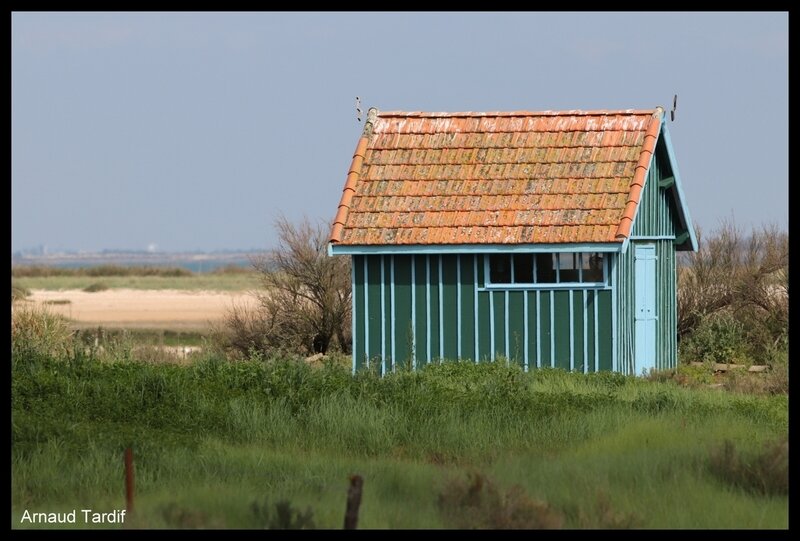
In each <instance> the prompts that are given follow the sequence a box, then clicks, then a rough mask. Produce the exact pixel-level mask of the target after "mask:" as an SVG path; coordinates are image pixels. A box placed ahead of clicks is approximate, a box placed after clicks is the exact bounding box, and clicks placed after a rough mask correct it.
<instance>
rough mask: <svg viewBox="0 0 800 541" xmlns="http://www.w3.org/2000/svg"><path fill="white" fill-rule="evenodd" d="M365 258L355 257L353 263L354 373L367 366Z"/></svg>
mask: <svg viewBox="0 0 800 541" xmlns="http://www.w3.org/2000/svg"><path fill="white" fill-rule="evenodd" d="M363 258H364V256H361V255H354V256H353V259H352V261H351V267H352V276H353V293H352V295H353V314H352V321H353V372H355V371H356V370H358V369H359V368H361V367H362V366H366V363H365V359H364V357H365V354H364V321H366V314H365V312H364V288H363V286H362V284H363V283H364V261H363Z"/></svg>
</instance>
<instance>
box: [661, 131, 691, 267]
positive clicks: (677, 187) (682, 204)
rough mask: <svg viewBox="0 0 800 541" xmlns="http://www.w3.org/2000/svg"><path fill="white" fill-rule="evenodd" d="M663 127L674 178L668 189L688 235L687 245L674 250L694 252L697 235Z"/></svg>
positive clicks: (671, 149) (666, 132)
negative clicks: (671, 193) (673, 182)
mask: <svg viewBox="0 0 800 541" xmlns="http://www.w3.org/2000/svg"><path fill="white" fill-rule="evenodd" d="M662 124H663V126H662V129H661V133H662V136H663V138H664V146H665V147H666V149H667V157H668V158H669V163H670V167H671V168H672V176H674V177H675V184H673V185H672V187H671V188H670V189H671V190H672V191H673V194H674V195H675V202H676V203H677V204H676V207H677V209H678V218H679V219H680V220H681V224H682V225H683V227H684V228H685V230H686V231H687V232H688V233H689V239H688V243H683V244H680V245H678V246H676V249H678V250H681V251H692V252H696V251H697V249H698V243H697V234H696V233H695V230H694V224H693V223H692V217H691V216H690V214H689V207H688V205H687V204H686V196H685V195H684V193H683V188H682V187H681V186H682V185H681V174H680V172H679V171H678V161H677V160H676V159H675V151H674V149H673V148H672V140H671V139H670V136H669V130H668V129H667V124H666V123H665V122H662Z"/></svg>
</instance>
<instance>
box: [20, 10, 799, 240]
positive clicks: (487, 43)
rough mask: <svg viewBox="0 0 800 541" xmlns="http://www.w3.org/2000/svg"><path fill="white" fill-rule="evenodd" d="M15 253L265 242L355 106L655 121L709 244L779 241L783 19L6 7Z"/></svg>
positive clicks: (324, 172) (326, 210)
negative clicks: (724, 236) (579, 113)
mask: <svg viewBox="0 0 800 541" xmlns="http://www.w3.org/2000/svg"><path fill="white" fill-rule="evenodd" d="M11 22H12V28H11V30H12V35H11V38H12V39H11V45H12V50H11V60H12V66H11V75H12V80H11V98H12V106H11V110H12V125H11V133H12V141H11V143H12V153H11V157H12V167H11V173H12V179H11V187H12V197H11V213H12V216H11V224H12V231H11V242H12V250H20V249H25V248H29V247H33V246H37V245H40V244H45V245H47V246H48V248H49V249H51V250H58V249H76V250H100V249H104V248H110V249H137V250H139V249H145V248H147V247H148V246H150V245H157V246H158V249H159V250H164V251H173V250H218V249H240V248H241V249H249V248H255V249H264V248H267V247H270V246H272V245H273V243H274V240H275V235H274V232H273V228H272V223H273V220H274V217H275V216H276V214H277V213H279V212H283V213H285V214H286V215H287V216H288V217H289V218H291V219H299V218H300V217H302V216H303V215H304V214H305V215H307V216H309V217H310V218H311V219H313V220H323V221H325V222H330V221H331V220H332V219H333V216H334V215H335V213H336V207H337V204H338V202H339V197H340V195H341V191H342V186H343V184H344V179H345V176H346V174H347V169H348V166H349V164H350V160H351V158H352V152H353V149H354V148H355V145H356V142H357V139H358V137H359V135H360V133H361V129H362V124H359V123H357V122H356V113H355V104H354V102H355V97H356V96H357V95H358V96H361V101H362V109H364V110H365V111H366V109H367V108H368V107H370V106H375V107H378V108H379V109H383V110H413V111H417V110H423V111H494V110H520V109H527V110H547V109H627V108H651V107H654V106H656V105H662V106H664V107H667V108H668V107H669V106H670V105H671V100H672V95H673V94H674V93H676V92H677V94H678V108H677V113H676V119H675V122H674V123H670V124H669V129H670V133H671V135H672V141H673V145H674V147H675V152H676V155H677V159H678V164H679V168H680V172H681V176H682V180H683V188H684V192H685V194H686V199H687V202H688V204H689V208H690V211H691V214H692V217H693V219H694V221H695V223H696V224H699V225H700V226H701V227H703V228H704V229H713V228H714V227H716V226H717V225H718V223H719V221H720V220H721V219H724V218H731V217H733V218H734V219H735V221H736V222H737V223H739V224H741V225H743V226H745V227H750V226H751V225H756V226H757V225H760V224H762V223H776V224H778V225H779V226H782V227H786V226H788V202H787V198H788V77H789V67H788V66H789V59H788V40H789V37H788V36H789V21H788V14H786V13H705V14H694V13H685V14H684V13H636V14H626V13H578V14H574V13H563V14H562V13H462V14H455V13H438V14H427V13H419V14H417V13H394V14H392V13H390V14H375V13H368V14H365V13H317V14H293V13H113V14H112V13H54V14H53V13H51V14H47V13H14V14H12V19H11Z"/></svg>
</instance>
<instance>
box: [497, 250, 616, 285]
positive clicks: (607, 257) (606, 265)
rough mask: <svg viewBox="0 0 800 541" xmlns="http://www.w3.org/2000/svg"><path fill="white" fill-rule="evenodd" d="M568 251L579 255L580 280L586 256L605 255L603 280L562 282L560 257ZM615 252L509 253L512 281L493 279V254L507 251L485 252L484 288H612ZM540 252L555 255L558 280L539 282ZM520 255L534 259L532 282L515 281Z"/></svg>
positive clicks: (554, 270) (555, 269)
mask: <svg viewBox="0 0 800 541" xmlns="http://www.w3.org/2000/svg"><path fill="white" fill-rule="evenodd" d="M562 253H566V254H570V255H577V256H578V257H577V265H578V269H577V270H578V280H582V279H583V270H584V269H583V261H584V257H591V254H595V253H597V254H601V255H602V256H603V280H602V281H601V282H582V281H578V282H562V281H561V269H560V267H561V265H560V263H561V262H560V259H561V254H562ZM612 253H613V252H595V251H577V250H576V251H574V252H524V253H518V252H513V253H508V254H507V255H509V256H511V273H510V274H511V282H508V283H506V282H492V280H491V265H490V261H491V258H492V256H497V255H506V253H497V254H495V253H488V254H484V257H483V277H484V285H483V289H498V290H536V289H540V290H541V289H610V288H611V285H610V283H609V274H610V272H609V265H610V263H609V260H610V259H611V257H610V256H611V254H612ZM540 254H548V255H550V256H551V257H554V262H553V263H554V265H553V272H554V273H555V277H556V281H555V282H537V281H536V277H537V270H538V269H537V257H536V256H538V255H540ZM519 256H527V257H531V258H532V259H533V262H532V269H533V270H532V278H533V280H534V281H533V282H531V283H524V282H520V283H515V282H514V279H515V272H516V271H515V269H516V263H515V258H516V257H519Z"/></svg>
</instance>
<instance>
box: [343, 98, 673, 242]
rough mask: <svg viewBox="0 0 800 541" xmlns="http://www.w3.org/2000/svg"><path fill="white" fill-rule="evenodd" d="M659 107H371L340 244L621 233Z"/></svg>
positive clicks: (562, 238)
mask: <svg viewBox="0 0 800 541" xmlns="http://www.w3.org/2000/svg"><path fill="white" fill-rule="evenodd" d="M662 115H663V111H662V110H661V109H660V108H657V109H652V110H644V111H641V110H625V111H545V112H525V111H517V112H496V113H420V112H417V113H403V112H382V113H378V112H377V111H376V110H374V109H371V110H370V114H369V118H368V120H367V125H366V126H365V130H364V135H363V136H362V137H361V139H360V140H359V142H358V146H357V148H356V151H355V153H354V157H353V162H352V165H351V167H350V171H349V173H348V175H347V181H346V183H345V187H344V191H343V194H342V199H341V202H340V204H339V210H338V213H337V215H336V218H335V219H334V224H333V229H332V231H331V242H334V243H338V244H342V245H385V244H484V243H485V244H523V243H572V242H621V241H622V240H624V238H626V237H627V236H628V235H629V234H630V229H631V224H632V220H633V217H634V213H635V210H636V205H637V204H638V202H639V197H640V195H641V190H642V188H643V186H644V179H645V173H646V171H647V168H648V166H649V164H650V157H651V155H652V153H653V150H654V148H655V142H656V138H657V137H658V132H659V129H660V123H661V117H662Z"/></svg>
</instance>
